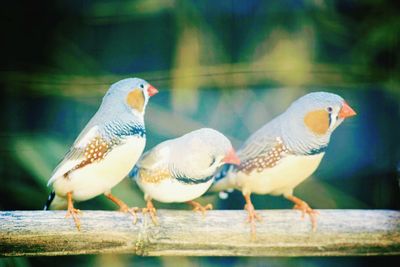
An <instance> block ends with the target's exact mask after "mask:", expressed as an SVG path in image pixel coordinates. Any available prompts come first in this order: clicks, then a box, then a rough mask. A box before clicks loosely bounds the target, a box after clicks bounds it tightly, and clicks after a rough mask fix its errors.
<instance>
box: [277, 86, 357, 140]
mask: <svg viewBox="0 0 400 267" xmlns="http://www.w3.org/2000/svg"><path fill="white" fill-rule="evenodd" d="M285 115H286V118H287V120H288V128H289V131H290V132H294V133H296V134H297V135H298V137H299V138H300V139H302V138H303V140H304V141H303V142H306V141H308V140H309V139H310V137H311V138H312V139H318V140H320V141H321V142H325V143H326V144H327V142H329V138H330V135H331V133H332V132H333V131H334V130H335V129H336V128H337V127H338V126H339V125H340V124H341V123H342V122H343V121H344V120H345V119H346V118H349V117H352V116H354V115H356V112H355V111H354V110H353V109H352V108H351V107H350V106H349V104H347V102H346V101H345V100H344V99H343V98H342V97H340V96H338V95H336V94H332V93H326V92H314V93H310V94H307V95H305V96H303V97H301V98H299V99H298V100H296V101H295V102H293V103H292V105H291V106H290V107H289V108H288V110H287V111H286V112H285Z"/></svg>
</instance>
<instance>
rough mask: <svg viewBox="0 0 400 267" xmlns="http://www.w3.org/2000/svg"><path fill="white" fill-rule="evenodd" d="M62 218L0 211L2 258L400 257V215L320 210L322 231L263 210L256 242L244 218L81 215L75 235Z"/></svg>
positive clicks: (291, 214) (229, 214)
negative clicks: (155, 219) (156, 219)
mask: <svg viewBox="0 0 400 267" xmlns="http://www.w3.org/2000/svg"><path fill="white" fill-rule="evenodd" d="M65 213H66V212H65V211H2V212H0V255H1V256H22V255H24V256H27V255H29V256H39V255H76V254H99V253H133V254H138V255H148V256H164V255H174V256H365V255H400V212H399V211H389V210H320V216H319V218H318V229H317V231H316V232H312V231H311V225H310V221H309V220H308V218H306V219H304V220H301V219H300V217H301V216H300V213H299V212H298V211H294V210H269V211H259V213H260V215H261V216H262V217H263V220H262V221H261V222H259V223H257V240H256V241H251V239H250V227H249V225H248V224H247V223H246V222H245V219H246V216H247V214H246V213H245V212H244V211H237V210H236V211H234V210H230V211H226V210H218V211H210V212H208V213H207V215H206V217H205V218H204V219H203V217H202V215H201V214H199V213H195V212H192V211H177V210H160V211H158V216H159V223H160V225H159V226H155V225H153V224H152V221H151V219H150V218H149V216H143V215H142V214H139V219H138V222H137V224H136V225H134V224H133V223H132V221H133V218H132V217H131V216H129V215H127V214H123V213H121V212H111V211H83V216H82V217H81V223H82V227H81V231H77V229H76V227H75V225H74V222H73V220H72V219H71V218H64V217H65Z"/></svg>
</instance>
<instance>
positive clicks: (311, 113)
mask: <svg viewBox="0 0 400 267" xmlns="http://www.w3.org/2000/svg"><path fill="white" fill-rule="evenodd" d="M354 115H356V112H355V111H354V110H353V109H352V108H351V107H350V106H349V104H348V103H347V102H346V101H345V100H344V99H343V98H342V97H340V96H339V95H336V94H333V93H328V92H312V93H309V94H306V95H304V96H302V97H300V98H299V99H297V100H296V101H294V102H293V103H292V104H291V105H290V106H289V107H288V108H287V110H286V111H285V112H283V113H282V114H280V115H278V116H277V117H275V118H274V119H272V120H271V121H270V122H268V123H266V124H265V125H264V126H263V127H261V128H260V129H258V130H257V131H256V132H254V133H253V134H252V135H251V136H250V137H249V138H248V139H247V140H246V141H245V142H244V144H243V145H242V147H240V148H239V150H238V152H237V154H238V156H239V158H240V161H241V163H240V165H239V166H234V165H228V164H227V165H224V166H223V167H222V168H221V169H220V170H219V171H217V173H216V175H215V183H214V184H213V186H212V187H211V189H210V191H211V192H222V193H224V194H223V195H226V192H225V191H226V190H228V191H229V190H232V189H237V190H240V191H241V192H242V194H243V196H244V199H245V202H246V204H245V210H247V213H248V217H247V221H248V222H249V223H250V224H251V235H252V238H255V232H256V226H255V221H256V220H260V219H261V217H260V216H259V215H258V213H256V211H255V208H254V206H253V204H252V202H251V194H253V193H254V194H262V195H264V194H270V195H274V196H279V195H283V196H284V197H285V198H286V199H288V200H290V201H292V202H293V203H294V207H293V208H294V209H298V210H300V211H301V212H302V217H304V215H305V214H308V215H309V217H310V220H311V225H312V230H313V231H315V230H316V227H317V215H318V212H317V211H314V210H313V209H312V208H311V207H310V206H309V205H308V204H307V203H306V202H305V201H303V200H302V199H300V198H298V197H296V196H294V194H293V191H294V188H295V187H296V186H297V185H299V184H300V183H301V182H303V181H304V180H305V179H307V178H308V177H309V176H311V175H312V173H313V172H314V171H315V170H316V169H317V168H318V166H319V164H320V162H321V160H322V158H323V157H324V155H325V151H326V149H327V146H328V144H329V141H330V138H331V134H332V133H333V131H334V130H335V129H336V128H337V127H338V126H339V125H340V124H341V123H342V122H343V121H344V120H345V119H346V118H349V117H352V116H354Z"/></svg>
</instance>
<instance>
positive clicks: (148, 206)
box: [142, 198, 158, 225]
mask: <svg viewBox="0 0 400 267" xmlns="http://www.w3.org/2000/svg"><path fill="white" fill-rule="evenodd" d="M142 212H143V213H149V214H150V217H151V220H152V221H153V223H154V224H155V225H158V218H157V210H156V208H155V207H154V205H153V202H152V201H151V198H148V199H147V201H146V208H143V209H142Z"/></svg>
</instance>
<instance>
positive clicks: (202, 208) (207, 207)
mask: <svg viewBox="0 0 400 267" xmlns="http://www.w3.org/2000/svg"><path fill="white" fill-rule="evenodd" d="M189 204H190V205H192V206H193V211H199V212H201V213H202V215H203V217H205V215H206V212H207V210H212V209H213V205H212V204H211V203H209V204H207V205H205V206H203V205H201V204H200V203H199V202H196V201H190V202H189Z"/></svg>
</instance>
